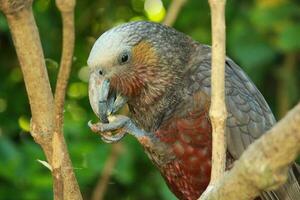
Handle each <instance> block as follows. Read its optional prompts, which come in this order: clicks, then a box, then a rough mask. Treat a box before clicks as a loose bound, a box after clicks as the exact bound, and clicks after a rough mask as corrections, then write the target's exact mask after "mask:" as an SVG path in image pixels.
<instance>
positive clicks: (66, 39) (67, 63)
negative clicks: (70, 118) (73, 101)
mask: <svg viewBox="0 0 300 200" xmlns="http://www.w3.org/2000/svg"><path fill="white" fill-rule="evenodd" d="M75 3H76V1H75V0H56V5H57V7H58V9H59V10H60V12H61V15H62V24H63V37H62V38H63V41H62V43H63V45H62V57H61V62H60V69H59V73H58V78H57V82H56V89H55V98H54V103H55V110H54V111H55V128H54V132H53V140H52V146H53V157H52V169H53V175H54V178H55V179H57V181H56V183H59V184H55V185H54V198H55V199H79V200H80V199H82V197H81V193H80V190H79V186H78V183H77V180H76V177H75V174H74V171H73V167H72V162H71V160H70V157H69V154H68V150H67V147H66V143H65V139H64V137H63V111H64V103H65V94H66V89H67V84H68V79H69V76H70V72H71V65H72V59H73V51H74V40H75V28H74V8H75Z"/></svg>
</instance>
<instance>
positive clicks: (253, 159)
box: [203, 103, 300, 200]
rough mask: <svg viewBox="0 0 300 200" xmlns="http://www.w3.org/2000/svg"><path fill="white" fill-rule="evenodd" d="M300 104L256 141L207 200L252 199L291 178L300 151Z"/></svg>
mask: <svg viewBox="0 0 300 200" xmlns="http://www.w3.org/2000/svg"><path fill="white" fill-rule="evenodd" d="M299 144H300V103H298V105H297V106H296V107H295V108H294V109H292V110H291V111H290V112H289V113H288V114H287V116H286V117H284V118H283V119H282V120H281V121H279V122H278V123H277V124H276V125H275V126H274V127H273V128H272V129H271V130H269V131H267V133H265V134H264V135H263V136H262V137H261V138H260V139H258V140H256V141H255V142H254V143H253V144H251V145H250V146H249V148H248V149H247V150H246V151H245V152H244V153H243V155H242V156H241V158H240V159H239V160H238V161H236V162H235V164H234V167H233V168H232V169H231V170H230V171H229V172H227V173H226V174H225V176H223V177H222V178H221V179H219V180H218V181H217V182H216V184H215V185H214V187H213V188H212V190H210V192H209V193H208V194H207V195H206V197H205V198H203V199H205V200H219V199H222V200H252V199H254V198H255V197H257V196H258V195H259V194H260V193H261V192H262V191H265V190H271V189H272V190H274V189H276V188H278V187H279V186H280V185H281V184H283V183H284V182H285V181H286V179H287V171H288V166H289V165H290V164H291V163H293V162H294V160H295V159H296V157H297V155H298V154H299V152H300V145H299Z"/></svg>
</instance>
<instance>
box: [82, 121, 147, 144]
mask: <svg viewBox="0 0 300 200" xmlns="http://www.w3.org/2000/svg"><path fill="white" fill-rule="evenodd" d="M88 125H89V127H90V128H91V130H92V131H93V132H95V133H99V134H100V135H101V136H102V140H103V141H104V142H107V143H112V142H117V141H119V140H121V139H122V138H123V137H124V136H125V135H126V133H130V134H131V135H133V136H135V137H136V138H141V137H143V136H145V135H147V133H146V132H145V131H144V130H142V129H139V128H138V127H137V126H136V125H135V124H134V123H133V122H132V120H131V119H130V118H129V117H127V116H124V115H115V116H114V119H113V120H111V121H110V122H109V123H102V122H98V123H95V124H93V123H92V122H91V121H89V122H88ZM111 132H116V133H115V134H112V133H111Z"/></svg>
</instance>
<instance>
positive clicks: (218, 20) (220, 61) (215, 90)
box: [209, 0, 227, 185]
mask: <svg viewBox="0 0 300 200" xmlns="http://www.w3.org/2000/svg"><path fill="white" fill-rule="evenodd" d="M209 4H210V8H211V13H212V21H211V24H212V72H211V85H212V86H211V87H212V88H211V107H210V113H209V114H210V119H211V123H212V128H213V150H212V172H211V182H210V184H212V185H213V184H214V182H215V181H216V180H217V179H218V178H219V177H221V176H222V174H223V173H224V171H225V162H226V139H225V125H226V117H227V112H226V105H225V75H224V73H225V0H210V1H209Z"/></svg>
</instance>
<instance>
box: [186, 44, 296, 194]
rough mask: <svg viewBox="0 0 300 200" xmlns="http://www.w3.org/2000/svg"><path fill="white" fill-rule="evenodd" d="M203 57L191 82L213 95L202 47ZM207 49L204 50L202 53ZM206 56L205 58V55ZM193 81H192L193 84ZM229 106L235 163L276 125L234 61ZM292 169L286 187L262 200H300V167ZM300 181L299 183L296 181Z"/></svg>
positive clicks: (228, 72) (228, 75)
mask: <svg viewBox="0 0 300 200" xmlns="http://www.w3.org/2000/svg"><path fill="white" fill-rule="evenodd" d="M199 48H200V50H199V52H201V53H202V55H201V56H199V57H198V58H196V59H195V60H193V61H192V62H191V63H198V64H197V65H198V68H197V67H196V66H190V68H191V69H196V72H195V73H196V74H197V76H194V78H193V80H192V82H195V81H196V82H198V83H200V90H201V91H202V92H204V93H206V94H207V95H210V81H211V78H210V74H211V61H210V59H211V58H210V50H209V49H208V47H207V46H205V47H204V46H202V47H201V46H200V47H199ZM203 49H204V50H203ZM203 52H206V55H203ZM190 81H191V80H190ZM225 85H226V90H225V92H226V97H225V99H226V106H227V111H228V118H227V127H226V134H227V143H228V145H227V146H228V151H229V153H230V155H231V156H232V157H233V158H234V159H238V158H239V157H240V156H241V154H242V153H243V151H244V150H245V149H246V148H247V147H248V146H249V145H250V144H251V143H252V142H253V141H254V140H256V139H257V138H259V137H260V136H261V135H262V134H263V133H265V132H266V131H268V130H269V129H270V128H271V127H272V126H273V125H274V124H275V123H276V120H275V118H274V115H273V113H272V111H271V109H270V108H269V106H268V104H267V102H266V101H265V99H264V97H263V96H262V94H261V93H260V92H259V90H258V89H257V88H256V86H255V85H254V83H253V82H252V81H251V80H250V78H249V77H248V76H247V75H246V74H245V73H244V72H243V71H242V69H241V68H240V67H239V66H238V65H237V64H235V63H234V62H233V61H232V60H231V59H229V58H227V59H226V68H225ZM293 168H294V172H295V173H294V172H293V170H292V168H290V169H289V172H288V173H289V174H288V180H287V183H286V184H284V185H283V186H281V187H280V188H279V189H278V190H276V191H269V192H263V193H262V195H261V199H263V200H299V199H300V184H299V179H300V177H297V176H299V174H300V170H299V167H298V168H297V167H295V164H294V165H293ZM297 179H298V180H297Z"/></svg>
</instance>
